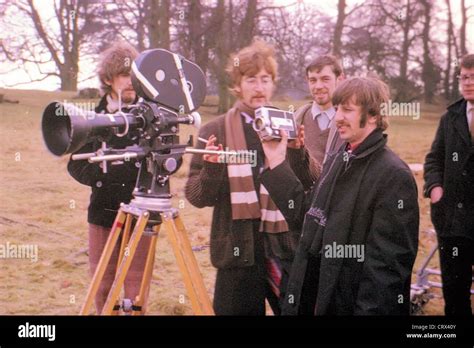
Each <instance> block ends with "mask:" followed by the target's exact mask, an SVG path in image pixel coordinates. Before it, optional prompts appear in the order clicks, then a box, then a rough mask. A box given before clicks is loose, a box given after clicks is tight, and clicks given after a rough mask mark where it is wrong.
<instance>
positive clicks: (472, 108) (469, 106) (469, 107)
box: [466, 102, 474, 125]
mask: <svg viewBox="0 0 474 348" xmlns="http://www.w3.org/2000/svg"><path fill="white" fill-rule="evenodd" d="M469 111H470V112H469ZM472 114H474V104H473V103H471V102H467V105H466V117H467V124H468V125H470V124H471V122H472V117H473V116H472Z"/></svg>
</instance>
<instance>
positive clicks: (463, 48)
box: [459, 0, 467, 56]
mask: <svg viewBox="0 0 474 348" xmlns="http://www.w3.org/2000/svg"><path fill="white" fill-rule="evenodd" d="M461 15H462V24H461V28H460V30H459V31H460V33H459V40H460V47H461V56H464V55H466V54H467V49H466V25H467V9H466V3H465V0H461Z"/></svg>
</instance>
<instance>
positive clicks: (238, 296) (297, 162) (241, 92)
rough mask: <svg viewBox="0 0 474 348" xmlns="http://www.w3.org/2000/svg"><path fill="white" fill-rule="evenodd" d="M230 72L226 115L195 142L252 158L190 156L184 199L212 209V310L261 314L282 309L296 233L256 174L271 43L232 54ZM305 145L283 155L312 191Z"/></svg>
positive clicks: (313, 167)
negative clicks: (257, 116) (258, 112)
mask: <svg viewBox="0 0 474 348" xmlns="http://www.w3.org/2000/svg"><path fill="white" fill-rule="evenodd" d="M227 71H228V73H229V75H230V80H231V82H232V86H231V91H232V93H233V94H234V95H235V96H236V97H237V98H238V100H237V102H236V103H235V104H234V106H233V107H232V108H231V109H230V110H229V111H228V112H227V113H225V114H224V115H221V116H219V117H217V118H215V119H214V120H212V121H211V122H209V123H207V124H206V125H204V126H203V127H202V128H201V130H200V134H199V136H200V137H201V138H204V139H207V140H208V141H207V144H199V145H198V148H199V147H200V148H204V147H205V148H206V149H208V150H218V149H224V148H225V149H226V150H230V151H239V150H245V151H250V152H251V153H253V154H254V156H252V158H253V159H254V160H253V161H251V162H252V163H248V161H246V162H247V163H240V162H241V161H236V160H235V159H234V160H233V161H230V160H227V161H226V160H223V158H222V157H219V156H217V155H194V156H193V158H192V162H191V169H190V173H189V179H188V182H187V184H186V188H185V191H186V198H187V199H188V200H189V201H190V202H191V204H193V205H194V206H196V207H199V208H202V207H208V206H209V207H214V211H213V217H212V226H211V250H210V251H211V261H212V264H213V265H214V267H216V268H217V269H218V270H217V276H216V284H215V292H214V310H215V313H216V314H217V315H265V312H266V311H265V299H267V300H268V302H269V303H270V306H271V307H272V310H273V312H274V313H275V314H279V313H280V305H279V302H280V298H281V297H282V296H283V293H284V290H285V285H286V278H287V276H288V272H289V268H290V265H291V261H292V259H293V256H294V252H295V250H296V246H297V243H298V239H299V234H300V232H299V231H297V230H293V231H292V230H290V228H289V227H288V224H287V223H286V221H285V219H284V217H283V215H282V214H281V212H280V211H279V210H278V208H277V207H276V205H275V204H274V202H273V201H272V200H271V198H270V196H269V195H268V192H267V190H266V189H265V187H264V186H263V185H261V183H260V173H261V172H262V171H263V170H264V168H265V167H266V166H267V165H266V163H265V156H264V152H263V149H262V145H261V142H260V139H259V137H258V134H257V133H256V132H255V131H254V129H253V128H252V121H253V118H254V111H255V109H257V108H259V107H261V106H265V105H270V99H271V97H272V94H273V91H274V88H275V81H276V78H277V63H276V60H275V57H274V51H273V48H272V47H271V46H269V45H268V44H266V43H264V42H262V41H255V42H254V43H253V44H252V45H250V46H248V47H245V48H243V49H242V50H240V51H239V52H238V53H237V54H236V55H234V56H233V57H232V58H231V60H230V64H229V66H228V69H227ZM302 143H303V135H302V131H300V139H299V140H297V141H295V142H294V143H293V144H291V145H290V146H291V147H292V148H290V149H289V151H288V156H287V161H288V162H289V164H290V166H291V167H292V168H293V170H294V172H295V174H297V176H298V178H299V179H300V180H301V182H302V184H303V186H304V187H306V188H308V189H309V187H310V186H311V185H312V183H313V182H314V181H315V180H316V179H317V177H318V175H319V171H320V166H319V164H318V163H317V162H316V161H315V160H314V159H313V158H311V157H310V156H309V155H308V153H307V151H306V150H305V149H304V147H303V146H302ZM217 144H218V145H217ZM284 185H285V183H284V182H282V186H284ZM288 204H289V205H291V204H292V202H288Z"/></svg>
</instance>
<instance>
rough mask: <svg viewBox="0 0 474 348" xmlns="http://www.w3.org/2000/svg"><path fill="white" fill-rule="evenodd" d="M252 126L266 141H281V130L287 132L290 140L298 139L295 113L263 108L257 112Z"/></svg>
mask: <svg viewBox="0 0 474 348" xmlns="http://www.w3.org/2000/svg"><path fill="white" fill-rule="evenodd" d="M252 126H253V129H255V131H256V132H257V133H258V135H259V136H260V138H261V139H262V140H265V141H268V140H272V139H281V133H280V130H285V131H286V133H287V134H288V139H289V140H292V139H296V138H297V137H298V129H297V127H296V123H295V120H294V117H293V113H291V112H288V111H283V110H279V109H276V108H271V107H267V106H262V107H260V108H258V109H257V110H255V119H254V121H253V124H252Z"/></svg>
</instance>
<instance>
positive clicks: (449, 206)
mask: <svg viewBox="0 0 474 348" xmlns="http://www.w3.org/2000/svg"><path fill="white" fill-rule="evenodd" d="M460 67H461V69H460V73H459V81H460V87H461V93H462V96H463V97H462V98H461V99H460V100H458V101H457V102H455V103H454V104H452V105H450V106H449V107H448V110H447V112H446V113H445V114H444V115H443V117H442V118H441V120H440V122H439V127H438V130H437V132H436V136H435V139H434V141H433V144H432V146H431V150H430V152H429V153H428V154H427V155H426V160H425V168H424V178H425V191H424V193H425V197H429V198H430V199H431V220H432V221H433V225H434V227H435V230H436V234H437V237H438V247H439V255H440V264H441V275H442V279H443V295H444V301H445V314H446V315H465V316H470V315H472V309H471V292H470V290H471V284H472V265H474V54H468V55H466V56H464V57H463V58H462V59H461V64H460Z"/></svg>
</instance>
